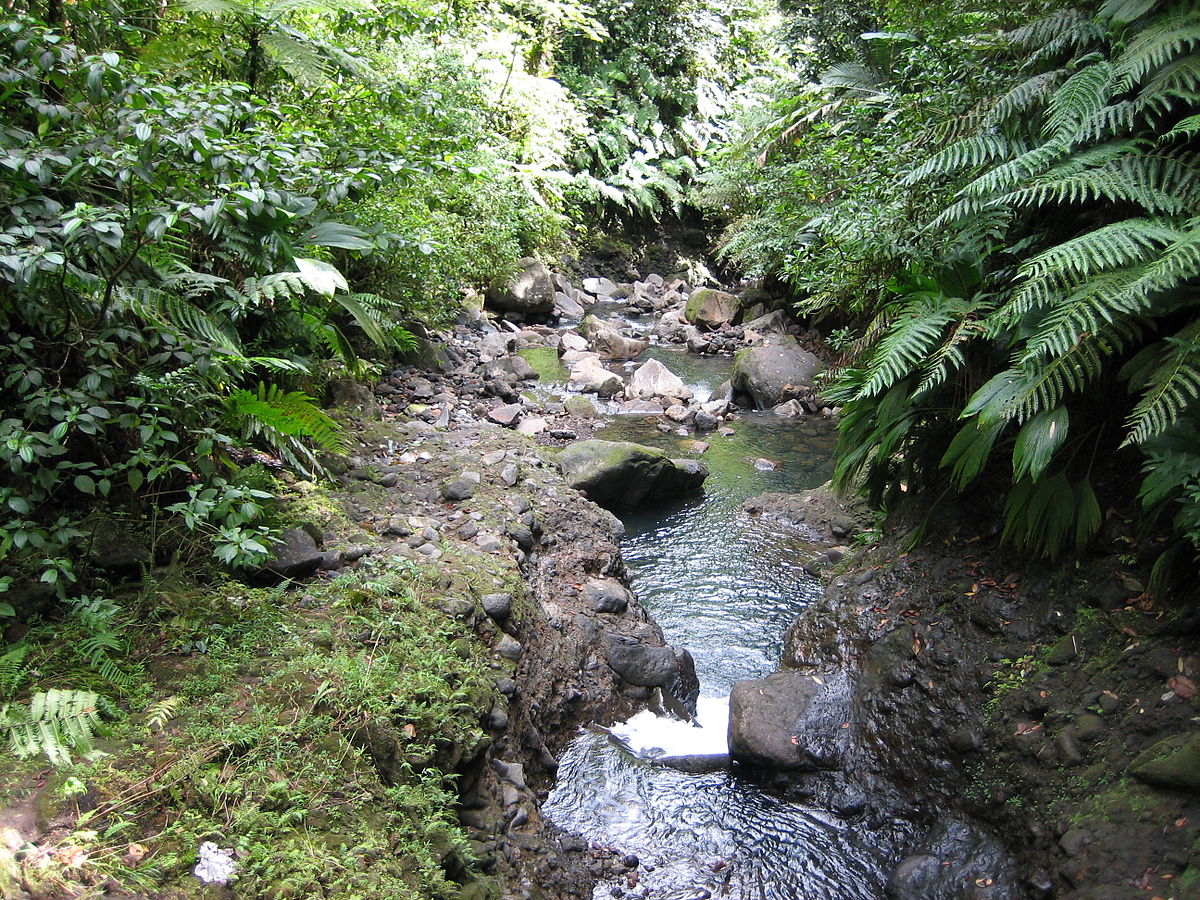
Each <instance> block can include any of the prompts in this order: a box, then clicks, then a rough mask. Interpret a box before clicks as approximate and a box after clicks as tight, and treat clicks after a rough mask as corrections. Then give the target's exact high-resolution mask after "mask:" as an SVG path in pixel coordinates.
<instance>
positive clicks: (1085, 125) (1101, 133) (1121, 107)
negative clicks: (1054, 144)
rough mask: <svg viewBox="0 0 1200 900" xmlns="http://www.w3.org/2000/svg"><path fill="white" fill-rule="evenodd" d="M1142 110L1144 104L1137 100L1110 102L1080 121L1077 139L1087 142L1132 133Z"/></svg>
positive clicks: (1076, 133) (1076, 134) (1076, 132)
mask: <svg viewBox="0 0 1200 900" xmlns="http://www.w3.org/2000/svg"><path fill="white" fill-rule="evenodd" d="M1142 112H1143V105H1142V104H1141V103H1140V102H1138V101H1136V100H1119V101H1117V102H1116V103H1109V104H1108V105H1107V106H1104V107H1103V108H1101V109H1099V110H1097V111H1096V112H1095V113H1093V114H1092V115H1090V116H1088V117H1086V118H1084V119H1083V120H1082V121H1081V122H1080V123H1079V127H1078V128H1077V129H1076V130H1075V140H1076V141H1079V142H1080V143H1083V144H1087V143H1096V142H1099V141H1106V140H1108V139H1110V138H1119V137H1124V136H1125V135H1128V134H1132V133H1133V132H1134V130H1135V129H1136V128H1137V125H1138V121H1139V118H1140V117H1141V114H1142Z"/></svg>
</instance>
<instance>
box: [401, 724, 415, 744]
mask: <svg viewBox="0 0 1200 900" xmlns="http://www.w3.org/2000/svg"><path fill="white" fill-rule="evenodd" d="M400 731H401V732H402V733H403V734H404V736H405V737H406V738H408V739H409V740H412V739H413V738H415V737H416V736H417V728H416V726H415V725H413V723H412V722H409V723H408V724H407V725H405V726H404V727H403V728H401V729H400Z"/></svg>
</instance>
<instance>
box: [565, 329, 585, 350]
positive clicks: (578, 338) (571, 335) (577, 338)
mask: <svg viewBox="0 0 1200 900" xmlns="http://www.w3.org/2000/svg"><path fill="white" fill-rule="evenodd" d="M560 348H561V350H562V352H563V353H566V352H568V351H571V350H573V351H575V352H576V353H585V352H587V349H588V342H587V338H585V337H584V336H583V335H581V334H576V333H575V332H574V331H565V332H563V335H562V338H561V345H560Z"/></svg>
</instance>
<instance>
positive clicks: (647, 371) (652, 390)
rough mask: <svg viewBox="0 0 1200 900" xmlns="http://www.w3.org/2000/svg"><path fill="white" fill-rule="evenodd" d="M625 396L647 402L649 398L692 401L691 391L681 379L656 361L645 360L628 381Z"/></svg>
mask: <svg viewBox="0 0 1200 900" xmlns="http://www.w3.org/2000/svg"><path fill="white" fill-rule="evenodd" d="M625 395H626V396H627V397H629V398H630V399H631V400H647V399H650V398H651V397H674V398H675V399H676V400H690V399H692V391H691V389H690V388H689V387H687V386H686V385H685V384H684V383H683V379H681V378H680V377H679V376H678V375H676V374H675V373H674V372H672V371H671V370H670V369H668V368H667V367H666V366H664V365H663V364H662V363H660V362H659V361H658V360H657V359H651V360H647V361H646V362H644V363H642V364H641V365H640V366H638V368H637V370H636V371H635V372H634V373H633V377H632V378H631V379H630V380H629V387H628V388H626V389H625Z"/></svg>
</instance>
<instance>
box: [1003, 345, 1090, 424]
mask: <svg viewBox="0 0 1200 900" xmlns="http://www.w3.org/2000/svg"><path fill="white" fill-rule="evenodd" d="M1105 356H1106V354H1105V353H1104V347H1103V342H1102V341H1101V340H1098V339H1097V338H1096V337H1089V336H1084V337H1082V338H1081V339H1080V341H1079V342H1078V343H1077V344H1075V346H1073V347H1071V348H1070V349H1069V350H1068V352H1066V353H1064V354H1062V355H1061V356H1055V357H1052V358H1050V359H1040V360H1036V361H1034V362H1031V363H1029V364H1027V365H1023V366H1020V367H1019V368H1018V369H1017V372H1018V375H1019V377H1018V380H1017V381H1016V383H1015V384H1014V385H1013V387H1014V388H1015V391H1014V393H1013V396H1012V397H1011V398H1010V399H1009V400H1008V402H1007V403H1006V404H1005V405H1004V407H1003V408H1002V409H1001V410H1000V411H999V412H1000V415H1001V417H1002V418H1005V419H1009V420H1015V421H1016V422H1018V423H1024V422H1025V421H1026V420H1027V419H1029V418H1030V417H1032V416H1035V415H1037V414H1038V413H1039V412H1041V411H1042V410H1044V409H1052V408H1053V407H1056V406H1059V405H1060V404H1061V403H1062V402H1063V399H1064V398H1065V397H1066V396H1067V395H1068V394H1071V393H1075V392H1078V391H1081V390H1083V389H1084V387H1086V386H1087V384H1088V383H1089V382H1091V381H1093V380H1095V379H1096V378H1097V377H1098V376H1099V374H1100V371H1101V370H1102V369H1103V367H1104V358H1105Z"/></svg>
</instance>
